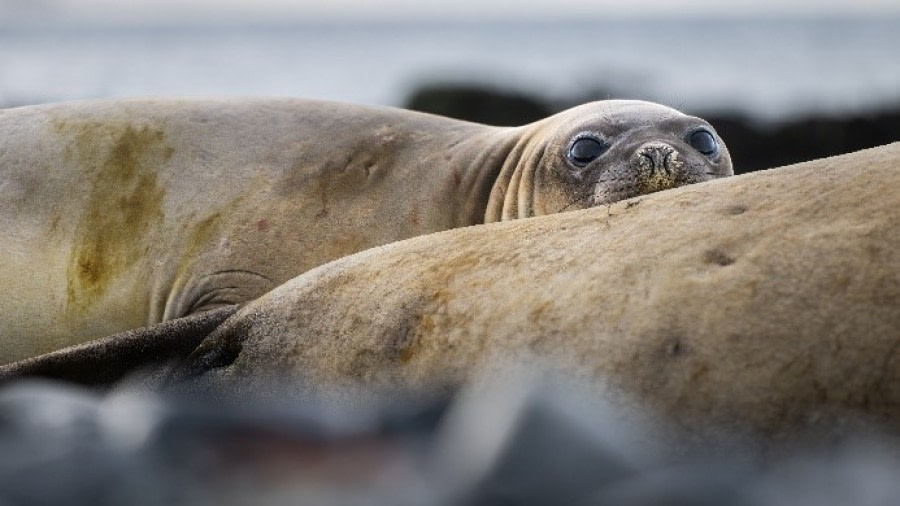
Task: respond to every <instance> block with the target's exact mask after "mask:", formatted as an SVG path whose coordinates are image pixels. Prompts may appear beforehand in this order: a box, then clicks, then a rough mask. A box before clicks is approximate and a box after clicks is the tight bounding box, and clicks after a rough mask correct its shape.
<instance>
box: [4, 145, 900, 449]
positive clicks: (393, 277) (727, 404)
mask: <svg viewBox="0 0 900 506" xmlns="http://www.w3.org/2000/svg"><path fill="white" fill-rule="evenodd" d="M897 178H900V143H898V144H893V145H890V146H886V147H882V148H878V149H872V150H867V151H863V152H859V153H855V154H852V155H847V156H842V157H837V158H831V159H824V160H817V161H815V162H810V163H806V164H802V165H798V166H793V167H787V168H782V169H776V170H769V171H764V172H758V173H754V174H748V175H744V176H739V177H735V178H729V179H726V180H722V181H714V182H711V183H709V184H704V185H695V186H689V187H684V188H679V189H676V190H673V191H671V192H663V193H658V194H654V195H649V196H646V197H640V198H638V199H631V200H628V201H626V202H621V203H616V204H613V205H611V206H609V208H601V209H587V210H583V211H580V212H577V213H569V214H567V215H554V216H544V217H539V218H534V219H528V220H517V221H511V222H506V223H495V224H490V225H485V226H480V227H469V228H465V229H459V230H450V231H446V232H442V233H440V234H432V235H428V236H425V237H416V238H413V239H410V240H407V241H403V242H398V243H394V244H389V245H386V246H383V247H379V248H373V249H369V250H367V251H364V252H361V253H358V254H356V255H353V256H349V257H345V258H342V259H339V260H336V261H334V262H331V263H329V264H326V265H323V266H321V267H319V268H317V269H314V270H311V271H309V272H307V273H305V274H303V275H301V276H298V277H297V278H295V279H293V280H291V281H289V282H287V283H285V284H283V285H281V286H280V287H278V288H276V289H274V290H272V291H271V292H269V293H267V294H265V295H263V296H262V297H260V298H258V299H256V300H254V301H251V302H249V303H247V304H246V305H244V306H243V307H241V308H239V309H237V312H236V313H234V311H235V309H236V308H234V307H231V308H222V309H219V310H217V311H209V312H205V313H201V314H197V315H192V316H191V317H188V318H185V319H182V320H175V321H172V322H166V323H164V324H161V325H158V326H155V327H152V328H149V329H140V330H135V331H132V332H130V333H127V334H123V335H119V336H112V337H110V338H107V339H103V340H100V341H96V342H92V343H86V344H84V345H82V346H81V347H78V348H69V349H66V350H62V351H59V352H57V353H55V354H51V355H47V356H43V357H40V358H38V359H33V360H31V361H23V362H20V363H18V364H15V365H13V366H6V367H0V378H6V379H10V378H17V377H21V376H28V375H42V376H46V375H49V376H53V377H56V378H60V379H72V380H77V381H81V382H85V383H91V384H104V383H108V382H110V379H111V377H112V376H115V375H118V377H121V376H122V373H123V372H127V371H128V370H131V371H134V370H138V369H140V368H142V367H143V366H146V365H150V362H151V361H152V360H154V359H155V358H156V357H162V358H163V359H170V358H173V357H178V356H184V355H185V353H184V350H186V349H187V348H188V347H190V344H188V343H198V342H200V340H202V339H203V335H204V333H208V337H207V338H206V340H205V342H202V344H200V345H199V347H197V349H196V350H194V351H193V352H192V353H191V357H190V358H189V359H188V360H187V365H186V366H185V368H184V371H183V372H184V373H185V374H186V375H187V376H190V377H199V378H201V379H205V380H210V381H212V382H213V383H217V384H224V385H226V386H228V387H234V388H236V389H237V390H238V391H239V392H248V391H252V390H255V388H254V387H255V385H256V384H259V386H261V387H262V388H263V389H265V388H266V387H267V381H266V380H268V379H269V378H268V376H269V375H272V374H275V375H276V378H277V379H278V380H279V382H280V383H279V384H282V385H290V388H291V389H295V388H296V389H299V388H303V387H308V386H316V385H319V386H321V385H324V386H325V387H326V388H327V387H329V386H334V385H341V386H348V387H353V386H355V385H359V384H362V385H365V386H371V385H384V386H388V387H391V388H396V387H398V386H400V387H410V388H413V389H431V388H434V387H435V386H437V387H440V386H442V385H443V384H445V383H450V384H452V383H455V382H458V381H465V380H466V379H467V378H468V377H470V376H471V374H472V371H474V370H477V369H479V368H485V369H488V370H491V371H496V370H497V369H498V364H502V363H503V362H505V361H506V360H513V361H515V360H520V359H521V360H532V359H533V358H534V357H535V356H537V357H540V358H542V359H546V360H551V361H553V362H555V363H556V364H558V366H559V367H561V368H562V369H563V370H564V371H565V372H566V373H569V374H575V375H578V376H579V377H581V378H584V379H587V380H589V381H591V382H592V383H599V384H601V385H612V386H616V387H620V388H622V389H624V390H625V391H626V392H628V393H629V394H631V395H633V396H635V397H636V398H637V399H639V400H640V401H641V402H642V404H643V405H646V406H648V407H654V408H658V409H659V410H660V411H662V412H664V413H666V414H667V415H668V418H671V419H674V420H677V421H679V422H683V423H684V424H685V425H688V426H691V427H711V428H726V429H727V428H736V429H745V428H750V429H752V430H758V431H762V432H763V433H764V434H774V433H776V432H778V431H781V430H787V429H790V428H794V427H804V426H806V425H809V424H814V423H816V422H817V421H818V422H820V423H823V424H826V425H828V424H830V423H831V422H834V421H839V422H840V423H844V422H846V420H847V418H848V417H849V416H852V415H854V414H858V415H866V416H870V417H873V418H874V419H876V421H878V422H884V423H887V424H888V425H889V426H890V427H891V428H892V429H895V430H900V346H898V343H900V269H898V266H900V193H898V192H896V191H892V189H893V187H894V186H893V185H894V183H895V182H896V181H897ZM673 216H677V219H673ZM210 329H213V330H210ZM166 343H169V344H166ZM186 344H187V345H186ZM160 348H168V351H166V350H165V349H160ZM147 349H154V350H155V352H154V353H146V352H143V351H144V350H147ZM136 352H140V353H136ZM129 363H130V365H129ZM123 366H126V367H124V369H121V368H122V367H123ZM116 368H120V369H116ZM286 378H288V379H295V380H297V381H295V382H287V381H285V380H286Z"/></svg>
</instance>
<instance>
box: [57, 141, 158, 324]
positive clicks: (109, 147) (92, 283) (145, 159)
mask: <svg viewBox="0 0 900 506" xmlns="http://www.w3.org/2000/svg"><path fill="white" fill-rule="evenodd" d="M56 126H57V129H58V130H60V131H64V132H66V133H71V134H74V143H73V144H72V145H70V146H69V148H68V149H67V150H66V157H67V159H68V161H69V162H73V163H76V164H77V165H78V166H79V167H80V168H82V169H83V171H84V173H85V174H90V177H92V184H91V186H92V187H91V193H90V196H89V197H88V202H87V205H86V206H85V210H84V213H83V214H82V216H81V219H80V220H79V223H78V226H77V227H76V229H75V234H74V244H73V246H72V250H71V253H70V255H69V265H68V269H67V273H66V277H67V281H68V286H67V306H66V308H67V309H66V312H67V314H69V315H73V314H77V313H79V312H81V311H84V310H85V309H87V308H88V307H90V306H91V305H93V304H95V303H96V302H97V301H98V300H99V299H100V298H101V297H102V296H103V295H104V293H105V292H106V290H107V289H108V287H109V285H110V283H111V282H112V281H113V280H114V279H115V278H116V277H117V276H119V275H121V274H122V273H123V272H124V271H125V270H126V269H128V268H129V267H131V266H132V265H133V264H134V263H135V262H136V261H137V260H138V259H140V258H142V257H143V256H144V255H146V254H147V248H148V246H147V245H148V244H150V243H149V242H148V241H146V240H145V239H144V238H143V237H144V236H145V234H146V233H147V231H148V229H149V228H150V226H151V225H152V224H153V223H157V222H160V221H161V220H162V218H163V210H162V201H163V197H164V195H165V190H164V189H163V188H161V187H160V186H158V185H157V169H158V168H159V167H160V166H162V165H164V164H165V163H166V162H168V161H169V160H170V159H171V157H172V154H173V152H174V150H173V149H172V148H171V147H169V146H168V145H167V144H166V142H165V134H164V133H163V132H162V131H161V130H153V129H150V128H148V127H143V128H140V129H137V128H135V127H134V126H132V125H129V124H118V125H116V124H107V123H74V124H72V123H57V125H56Z"/></svg>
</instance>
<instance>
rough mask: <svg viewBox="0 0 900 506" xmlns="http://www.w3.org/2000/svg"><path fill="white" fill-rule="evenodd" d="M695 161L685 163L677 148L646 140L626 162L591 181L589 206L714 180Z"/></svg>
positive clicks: (713, 175)
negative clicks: (591, 188)
mask: <svg viewBox="0 0 900 506" xmlns="http://www.w3.org/2000/svg"><path fill="white" fill-rule="evenodd" d="M716 177H717V175H716V174H715V173H714V172H713V173H711V172H710V171H709V170H708V168H705V167H702V166H700V165H698V164H688V163H686V162H685V159H684V156H683V155H682V154H681V152H679V151H678V150H677V149H675V148H674V147H672V146H671V145H669V144H665V143H662V142H649V143H646V144H643V145H642V146H640V147H639V148H638V149H636V150H635V152H634V155H633V156H632V157H631V159H630V160H629V162H628V163H627V164H625V165H622V166H619V167H615V168H612V169H610V170H608V171H606V172H604V173H603V174H602V175H601V176H600V178H599V179H598V180H597V182H596V183H594V187H593V194H592V198H591V205H592V206H599V205H607V204H612V203H613V202H617V201H619V200H625V199H629V198H632V197H637V196H640V195H646V194H649V193H656V192H659V191H663V190H668V189H671V188H677V187H679V186H685V185H689V184H694V183H701V182H703V181H708V180H710V179H715V178H716Z"/></svg>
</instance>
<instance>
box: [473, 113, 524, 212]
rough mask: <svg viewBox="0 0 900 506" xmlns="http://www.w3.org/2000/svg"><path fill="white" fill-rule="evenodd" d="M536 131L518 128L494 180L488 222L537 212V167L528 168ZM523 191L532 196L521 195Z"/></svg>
mask: <svg viewBox="0 0 900 506" xmlns="http://www.w3.org/2000/svg"><path fill="white" fill-rule="evenodd" d="M532 135H533V134H531V133H530V132H528V131H526V130H524V128H520V129H517V132H516V133H515V135H514V136H513V138H512V139H511V141H512V142H511V144H510V146H509V149H508V151H507V153H506V156H505V158H504V160H503V163H502V165H501V167H500V170H499V172H498V173H497V176H496V178H495V179H494V181H493V183H492V186H491V192H490V196H489V198H488V202H487V206H486V208H485V213H484V223H493V222H497V221H507V220H514V219H517V218H523V217H526V216H530V215H531V214H530V213H533V205H532V202H531V200H532V199H531V193H533V191H532V190H533V186H532V184H533V181H534V179H533V174H529V175H525V174H524V173H525V172H533V168H531V169H529V168H528V167H525V165H526V164H527V163H528V159H529V155H530V154H531V151H532V150H533V148H532V143H531V137H532ZM523 191H527V193H528V195H523V196H520V194H521V193H522V192H523Z"/></svg>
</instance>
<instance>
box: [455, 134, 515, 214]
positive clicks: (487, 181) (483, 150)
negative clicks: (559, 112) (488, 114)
mask: <svg viewBox="0 0 900 506" xmlns="http://www.w3.org/2000/svg"><path fill="white" fill-rule="evenodd" d="M520 133H521V130H520V129H519V128H518V127H488V129H487V130H486V131H485V132H484V133H483V134H481V135H480V136H478V138H470V139H468V140H467V141H464V142H462V143H460V144H459V145H458V146H457V147H458V148H459V149H460V150H462V151H463V153H462V154H461V156H463V157H465V158H466V163H465V164H464V166H465V169H464V173H463V175H462V178H461V181H460V183H459V185H458V188H457V190H458V191H459V192H460V195H461V196H462V199H463V200H462V208H461V212H460V214H459V216H458V219H457V226H470V225H479V224H482V223H489V222H491V221H499V219H496V220H492V219H490V213H491V209H490V208H491V202H492V201H493V199H494V193H496V192H497V186H498V183H499V181H500V178H501V175H502V173H503V170H504V167H506V165H507V164H508V163H509V159H510V156H511V153H512V152H513V151H514V149H515V147H516V145H517V144H518V140H519V136H520Z"/></svg>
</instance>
